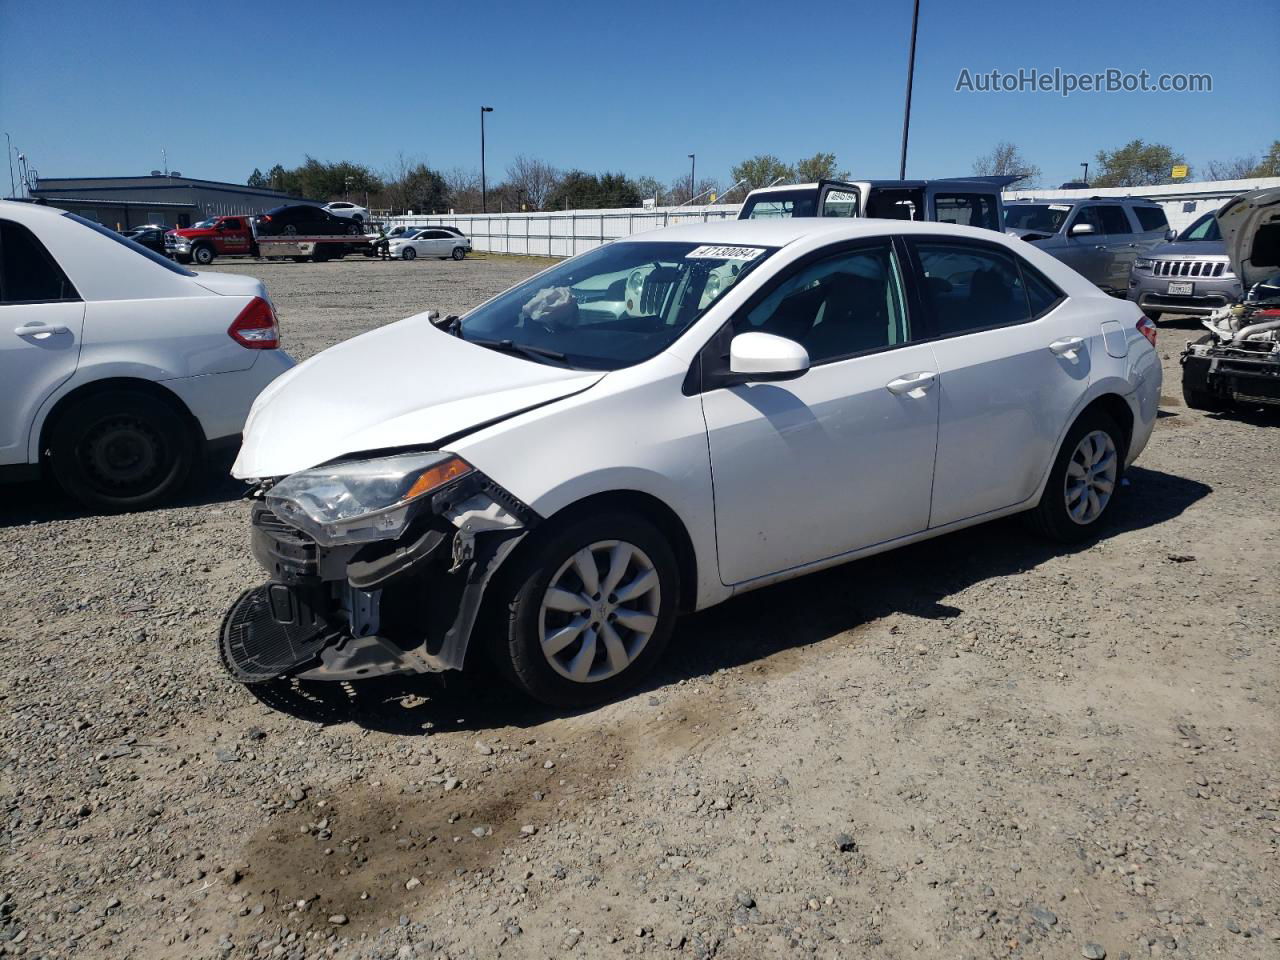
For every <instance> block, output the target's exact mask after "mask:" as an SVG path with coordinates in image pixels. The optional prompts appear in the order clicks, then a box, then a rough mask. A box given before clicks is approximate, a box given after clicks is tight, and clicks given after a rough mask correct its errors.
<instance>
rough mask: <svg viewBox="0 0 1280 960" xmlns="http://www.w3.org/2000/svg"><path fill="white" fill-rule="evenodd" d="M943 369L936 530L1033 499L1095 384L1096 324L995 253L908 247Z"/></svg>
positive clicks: (953, 245) (936, 242)
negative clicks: (1068, 423) (1070, 420)
mask: <svg viewBox="0 0 1280 960" xmlns="http://www.w3.org/2000/svg"><path fill="white" fill-rule="evenodd" d="M909 245H910V248H911V251H912V263H913V267H914V270H915V274H916V277H917V278H918V283H919V288H920V290H921V293H922V300H923V306H924V308H925V314H926V321H927V323H928V332H929V335H930V337H931V338H932V340H931V343H932V347H933V352H934V355H935V357H936V361H937V370H938V391H937V393H938V402H939V421H938V451H937V459H936V465H935V467H934V482H933V508H932V512H931V516H930V520H929V525H930V526H931V527H941V526H945V525H947V524H949V523H955V522H956V521H959V520H966V519H968V518H970V517H977V516H981V515H983V514H986V513H990V512H992V511H995V510H1000V509H1002V508H1004V507H1009V506H1013V505H1015V504H1018V503H1022V502H1023V501H1025V500H1026V499H1027V498H1028V497H1030V496H1032V495H1033V494H1034V493H1035V491H1036V488H1037V486H1038V484H1039V482H1040V479H1041V477H1043V475H1044V471H1045V470H1046V469H1047V467H1048V464H1049V462H1050V460H1051V459H1052V457H1053V456H1054V454H1055V452H1056V444H1057V441H1058V437H1059V436H1060V434H1061V431H1062V429H1063V427H1064V426H1065V418H1066V417H1067V416H1068V415H1069V412H1070V411H1071V410H1072V409H1074V407H1075V404H1076V400H1077V399H1078V398H1079V396H1080V395H1081V394H1082V393H1083V392H1084V391H1085V389H1086V388H1087V387H1088V385H1089V374H1090V362H1089V360H1090V358H1089V343H1090V337H1091V336H1092V335H1094V334H1096V333H1097V322H1096V321H1093V320H1090V318H1089V316H1088V315H1087V314H1086V312H1085V311H1084V310H1083V309H1079V308H1077V307H1075V306H1074V305H1073V304H1072V303H1071V302H1070V301H1068V300H1067V299H1066V298H1065V296H1064V295H1063V294H1062V292H1061V291H1060V290H1058V289H1057V288H1056V287H1055V286H1054V285H1053V284H1052V283H1051V282H1050V281H1049V280H1048V279H1047V278H1046V277H1044V275H1043V274H1041V273H1040V272H1039V271H1037V270H1035V269H1034V268H1033V267H1032V266H1031V265H1030V264H1028V263H1027V262H1026V261H1025V260H1023V259H1022V258H1021V257H1019V256H1015V255H1014V254H1013V253H1012V252H1011V251H1009V250H1008V249H1006V248H1004V247H1003V246H1000V245H996V244H987V243H982V242H981V241H975V240H957V239H955V238H952V237H921V238H913V239H912V240H911V242H910V244H909Z"/></svg>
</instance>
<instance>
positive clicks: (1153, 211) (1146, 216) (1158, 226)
mask: <svg viewBox="0 0 1280 960" xmlns="http://www.w3.org/2000/svg"><path fill="white" fill-rule="evenodd" d="M1133 213H1134V216H1136V217H1137V218H1138V225H1139V226H1141V227H1142V230H1143V232H1144V233H1151V232H1153V231H1155V230H1168V229H1169V218H1168V217H1166V216H1165V215H1164V210H1163V209H1161V208H1160V207H1134V208H1133Z"/></svg>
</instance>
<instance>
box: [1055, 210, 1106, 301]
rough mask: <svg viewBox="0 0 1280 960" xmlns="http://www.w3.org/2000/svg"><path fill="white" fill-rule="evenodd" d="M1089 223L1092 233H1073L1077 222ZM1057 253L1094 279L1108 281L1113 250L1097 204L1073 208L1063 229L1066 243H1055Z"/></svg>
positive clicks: (1056, 254)
mask: <svg viewBox="0 0 1280 960" xmlns="http://www.w3.org/2000/svg"><path fill="white" fill-rule="evenodd" d="M1085 224H1087V225H1088V226H1089V227H1092V228H1093V230H1092V232H1091V233H1082V234H1081V233H1076V234H1073V233H1072V231H1073V230H1074V229H1075V228H1076V226H1077V225H1085ZM1053 255H1054V256H1056V257H1057V258H1058V259H1059V260H1061V261H1062V262H1063V263H1065V264H1066V265H1067V266H1069V267H1070V268H1071V269H1072V270H1074V271H1076V273H1078V274H1080V275H1081V276H1082V277H1084V278H1085V279H1086V280H1088V281H1089V282H1090V283H1093V284H1097V285H1098V286H1103V285H1105V283H1106V280H1107V277H1108V276H1109V275H1110V254H1109V253H1108V251H1107V240H1106V237H1105V236H1104V235H1103V233H1102V223H1101V222H1100V221H1099V219H1098V211H1097V208H1096V207H1095V206H1094V205H1093V204H1088V203H1086V204H1083V205H1081V206H1079V207H1076V209H1075V210H1074V211H1073V212H1072V214H1071V217H1070V219H1068V220H1067V223H1066V225H1065V226H1064V227H1063V230H1062V244H1061V246H1055V247H1054V249H1053Z"/></svg>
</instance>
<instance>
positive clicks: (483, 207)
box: [480, 107, 493, 213]
mask: <svg viewBox="0 0 1280 960" xmlns="http://www.w3.org/2000/svg"><path fill="white" fill-rule="evenodd" d="M486 113H493V107H481V108H480V212H481V213H488V212H489V198H488V195H487V194H486V192H485V184H484V115H485V114H486Z"/></svg>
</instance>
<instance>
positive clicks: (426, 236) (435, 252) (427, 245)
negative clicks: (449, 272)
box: [390, 227, 471, 260]
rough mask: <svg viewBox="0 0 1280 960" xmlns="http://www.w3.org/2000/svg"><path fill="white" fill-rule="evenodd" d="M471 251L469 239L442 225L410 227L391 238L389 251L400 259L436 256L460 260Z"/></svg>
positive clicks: (443, 258) (442, 258)
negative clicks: (401, 233)
mask: <svg viewBox="0 0 1280 960" xmlns="http://www.w3.org/2000/svg"><path fill="white" fill-rule="evenodd" d="M470 252H471V241H470V240H469V239H468V238H467V237H464V236H463V235H462V234H461V233H458V232H457V231H456V230H453V229H446V228H444V227H418V228H412V229H410V230H409V231H407V232H406V233H404V234H403V235H401V236H399V237H394V238H392V240H391V247H390V253H391V256H392V257H395V258H398V259H400V260H416V259H417V258H418V257H436V258H437V259H439V260H447V259H449V258H452V259H454V260H461V259H463V258H464V257H466V255H467V254H468V253H470Z"/></svg>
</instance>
